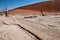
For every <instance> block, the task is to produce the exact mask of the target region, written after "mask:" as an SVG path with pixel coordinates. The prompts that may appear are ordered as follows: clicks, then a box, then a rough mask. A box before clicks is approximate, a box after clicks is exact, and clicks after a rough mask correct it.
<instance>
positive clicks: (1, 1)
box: [0, 0, 47, 10]
mask: <svg viewBox="0 0 60 40" xmlns="http://www.w3.org/2000/svg"><path fill="white" fill-rule="evenodd" d="M43 1H47V0H0V10H2V9H4V7H5V6H6V5H7V7H8V10H10V9H13V8H16V7H20V6H24V5H28V4H33V3H37V2H43Z"/></svg>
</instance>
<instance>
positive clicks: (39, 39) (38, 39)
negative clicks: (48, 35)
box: [2, 21, 41, 40]
mask: <svg viewBox="0 0 60 40" xmlns="http://www.w3.org/2000/svg"><path fill="white" fill-rule="evenodd" d="M2 23H3V24H5V25H17V26H19V27H20V28H22V29H23V30H25V31H27V32H28V33H30V34H31V35H33V36H34V37H35V38H36V39H37V40H41V38H39V37H38V36H37V35H36V34H34V33H32V32H31V31H29V30H27V29H25V28H24V27H22V26H21V25H19V24H7V23H5V22H3V21H2Z"/></svg>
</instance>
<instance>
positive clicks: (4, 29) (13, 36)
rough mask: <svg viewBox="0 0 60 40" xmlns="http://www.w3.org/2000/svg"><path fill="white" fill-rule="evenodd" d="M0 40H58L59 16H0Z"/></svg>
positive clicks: (59, 36)
mask: <svg viewBox="0 0 60 40" xmlns="http://www.w3.org/2000/svg"><path fill="white" fill-rule="evenodd" d="M0 40H60V15H49V16H39V15H37V18H24V16H21V15H10V16H9V17H4V16H0Z"/></svg>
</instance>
